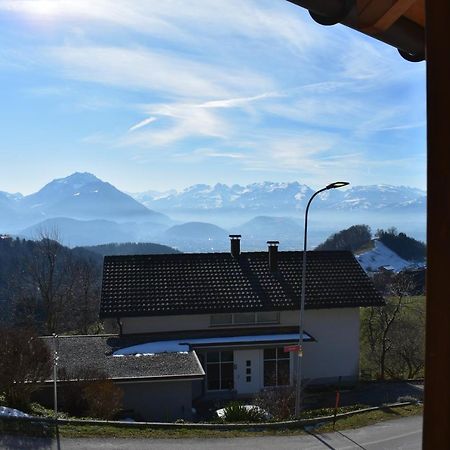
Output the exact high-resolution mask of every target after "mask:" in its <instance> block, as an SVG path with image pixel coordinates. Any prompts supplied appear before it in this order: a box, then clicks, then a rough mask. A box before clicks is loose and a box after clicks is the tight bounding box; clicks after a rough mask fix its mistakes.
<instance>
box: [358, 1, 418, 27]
mask: <svg viewBox="0 0 450 450" xmlns="http://www.w3.org/2000/svg"><path fill="white" fill-rule="evenodd" d="M416 1H417V0H396V1H394V3H392V4H391V5H390V6H389V7H386V5H384V7H383V5H382V3H379V1H378V0H377V1H372V3H371V4H369V5H367V6H366V7H365V11H364V12H362V14H361V19H363V17H364V15H365V16H367V17H370V18H371V22H369V23H368V21H367V17H366V19H365V20H362V23H364V25H362V26H361V28H360V30H361V31H363V32H364V33H369V34H376V33H380V32H383V31H386V30H387V29H388V28H390V27H391V26H392V24H393V23H394V22H396V21H397V20H398V19H399V18H400V17H401V16H403V14H405V13H406V11H408V10H409V9H410V8H411V6H413V5H414V3H416ZM381 8H383V9H382V11H383V12H381V15H380V9H381ZM377 10H378V11H377Z"/></svg>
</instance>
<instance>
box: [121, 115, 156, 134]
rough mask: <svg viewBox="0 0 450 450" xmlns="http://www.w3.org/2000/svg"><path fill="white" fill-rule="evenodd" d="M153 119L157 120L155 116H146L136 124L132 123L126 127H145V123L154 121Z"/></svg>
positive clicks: (130, 129) (131, 129)
mask: <svg viewBox="0 0 450 450" xmlns="http://www.w3.org/2000/svg"><path fill="white" fill-rule="evenodd" d="M155 120H157V119H156V117H147V119H144V120H141V121H140V122H138V123H137V124H136V125H133V126H132V127H130V128H128V131H135V130H138V129H139V128H142V127H145V126H146V125H148V124H149V123H152V122H154V121H155Z"/></svg>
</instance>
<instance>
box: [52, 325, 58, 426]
mask: <svg viewBox="0 0 450 450" xmlns="http://www.w3.org/2000/svg"><path fill="white" fill-rule="evenodd" d="M58 359H59V356H58V335H57V334H55V333H53V410H54V416H55V420H58V387H57V386H58V381H57V377H58Z"/></svg>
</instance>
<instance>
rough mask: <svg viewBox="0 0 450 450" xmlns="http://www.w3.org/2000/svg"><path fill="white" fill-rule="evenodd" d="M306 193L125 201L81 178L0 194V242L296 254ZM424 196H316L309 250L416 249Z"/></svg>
mask: <svg viewBox="0 0 450 450" xmlns="http://www.w3.org/2000/svg"><path fill="white" fill-rule="evenodd" d="M313 193H314V191H313V189H311V187H309V186H307V185H306V184H301V183H300V182H289V183H274V182H269V181H266V182H263V183H253V184H248V185H245V186H243V185H237V184H235V185H232V186H228V185H225V184H219V183H218V184H216V185H213V186H210V185H206V184H197V185H193V186H190V187H188V188H186V189H184V190H181V191H175V190H171V191H169V192H156V191H147V192H143V193H133V194H126V193H124V192H122V191H120V190H118V189H117V188H115V187H114V186H113V185H111V184H110V183H108V182H106V181H102V180H100V179H99V178H97V177H96V176H95V175H93V174H90V173H78V172H76V173H74V174H72V175H70V176H68V177H65V178H60V179H55V180H53V181H51V182H49V183H48V184H46V185H45V186H44V187H43V188H42V189H40V190H39V191H38V192H36V193H33V194H31V195H27V196H23V195H21V194H19V193H15V194H11V193H6V192H0V232H1V233H4V234H11V235H17V236H21V237H26V238H39V236H40V235H42V234H43V233H47V234H48V233H50V234H54V235H57V236H58V237H59V239H60V240H61V241H62V242H63V243H64V244H66V245H69V246H72V247H73V246H84V245H98V244H106V243H110V242H117V243H123V242H155V243H160V244H164V245H169V246H171V247H174V248H176V249H178V250H180V251H185V252H186V251H187V252H195V251H227V250H228V246H229V243H228V234H229V233H235V234H241V235H242V237H243V239H242V247H243V249H244V250H260V249H264V248H265V246H266V241H267V240H271V239H277V240H279V241H280V243H281V244H280V245H281V249H284V250H289V249H298V248H300V246H301V245H302V232H303V215H304V208H305V206H306V203H307V201H308V200H309V198H310V197H311V195H312V194H313ZM425 203H426V193H425V192H424V191H422V190H420V189H417V188H410V187H405V186H387V185H373V186H355V187H349V188H348V189H346V190H333V191H328V192H326V193H324V194H322V195H320V196H319V197H318V198H317V199H316V200H315V201H314V204H313V206H312V207H311V210H310V227H309V244H310V245H309V246H310V247H311V248H313V247H314V246H316V245H318V244H319V243H320V242H322V241H323V240H324V239H325V238H326V237H328V236H329V235H330V234H332V233H335V232H337V231H339V230H341V229H344V228H347V227H349V226H351V225H354V224H356V223H365V224H368V225H369V226H370V227H371V228H372V230H373V231H376V230H377V229H378V228H389V227H392V226H394V227H397V228H398V229H400V230H402V231H404V232H406V233H407V234H408V235H410V236H412V237H414V238H416V239H419V240H422V241H423V240H425Z"/></svg>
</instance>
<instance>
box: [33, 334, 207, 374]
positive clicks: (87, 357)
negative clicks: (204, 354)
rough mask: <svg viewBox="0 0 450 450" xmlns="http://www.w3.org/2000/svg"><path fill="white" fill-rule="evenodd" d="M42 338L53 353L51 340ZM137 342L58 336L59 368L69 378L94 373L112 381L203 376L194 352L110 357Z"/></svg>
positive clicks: (100, 337) (110, 336)
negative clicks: (103, 375)
mask: <svg viewBox="0 0 450 450" xmlns="http://www.w3.org/2000/svg"><path fill="white" fill-rule="evenodd" d="M42 339H44V340H45V341H46V342H47V344H48V346H49V347H50V349H51V351H53V348H54V347H53V345H54V339H53V338H52V337H48V338H42ZM140 342H142V341H140V340H135V339H130V338H126V337H123V338H121V337H119V336H116V335H106V336H105V335H101V336H61V337H59V338H58V356H59V360H58V367H59V369H64V370H65V372H66V373H67V374H69V375H71V376H73V375H76V374H79V373H83V372H84V371H85V370H89V371H91V370H93V371H99V372H101V373H103V374H105V375H106V376H107V377H108V378H112V379H133V378H149V379H151V378H158V379H160V378H191V377H201V376H203V375H204V372H203V369H202V367H201V365H200V363H199V361H198V359H197V357H196V355H195V353H194V352H188V353H158V354H155V355H152V356H141V357H136V356H121V357H116V356H112V352H114V351H115V350H118V349H120V348H124V347H128V346H132V345H135V344H137V343H140Z"/></svg>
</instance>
